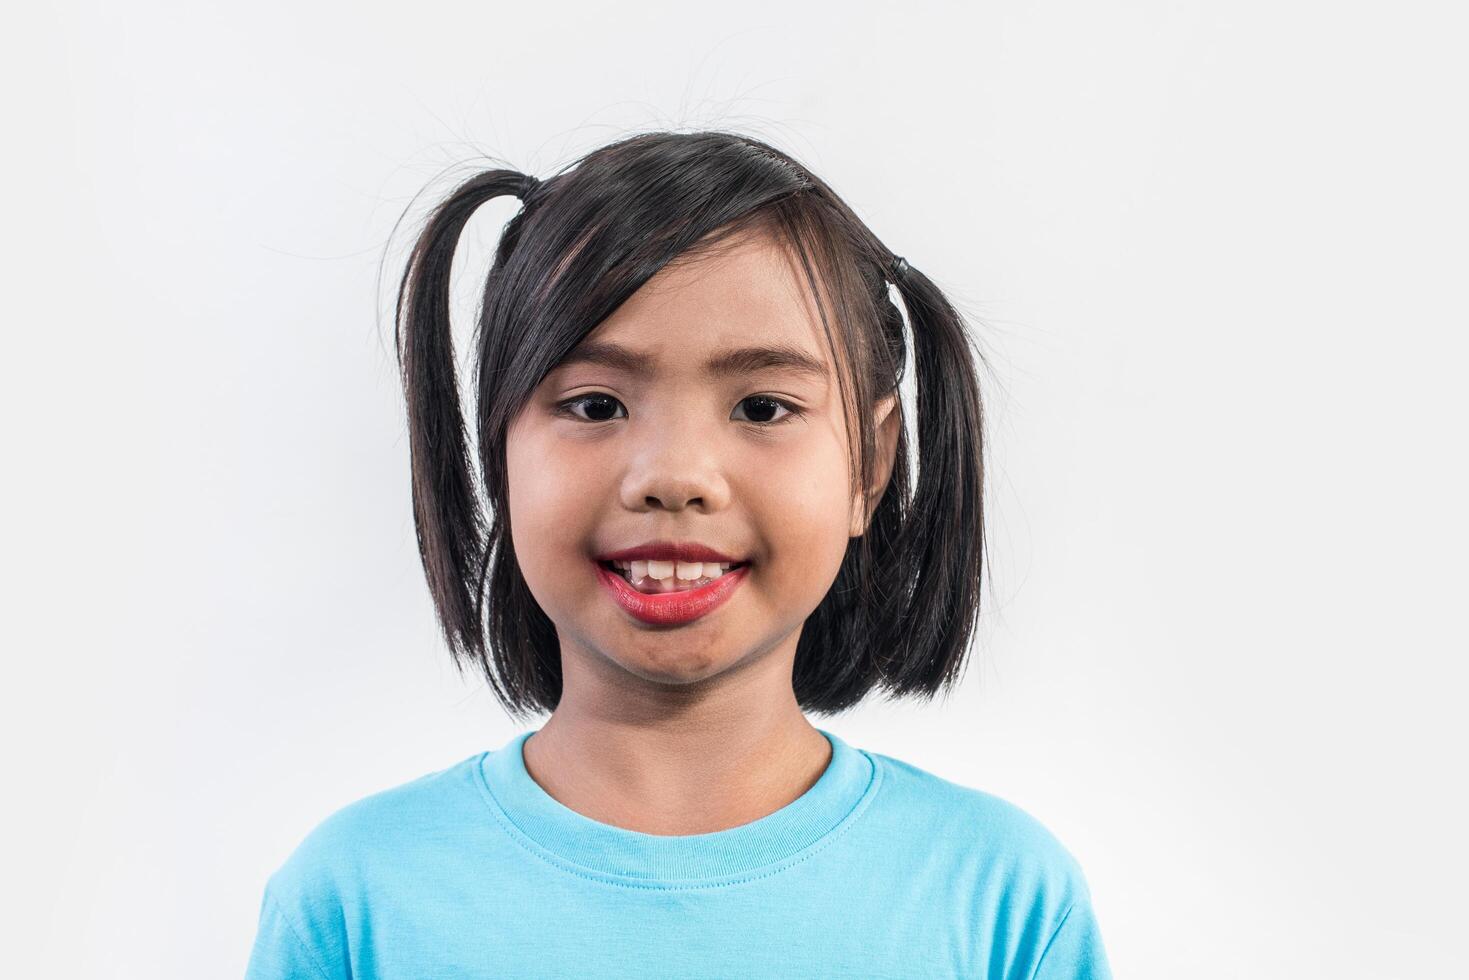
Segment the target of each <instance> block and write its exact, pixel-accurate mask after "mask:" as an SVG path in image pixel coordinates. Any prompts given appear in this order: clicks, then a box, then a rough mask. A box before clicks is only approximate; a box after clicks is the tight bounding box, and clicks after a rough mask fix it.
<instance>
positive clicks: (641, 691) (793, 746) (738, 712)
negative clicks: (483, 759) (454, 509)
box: [524, 651, 831, 835]
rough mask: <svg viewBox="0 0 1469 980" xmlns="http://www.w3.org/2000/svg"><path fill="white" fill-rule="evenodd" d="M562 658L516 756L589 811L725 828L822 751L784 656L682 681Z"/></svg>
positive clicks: (634, 822)
mask: <svg viewBox="0 0 1469 980" xmlns="http://www.w3.org/2000/svg"><path fill="white" fill-rule="evenodd" d="M793 653H794V651H792V654H793ZM562 659H563V684H562V696H561V701H560V703H559V704H558V705H557V707H556V710H555V711H554V712H552V714H551V716H550V718H548V719H547V720H546V722H545V724H543V725H542V726H541V728H540V729H539V730H538V731H536V732H535V733H534V734H533V735H531V736H530V737H529V738H528V739H527V740H526V742H525V746H524V756H525V766H526V770H527V772H529V773H530V776H531V778H532V779H534V780H535V781H536V783H537V784H539V785H540V787H541V788H542V789H544V790H545V791H546V792H547V794H549V795H550V796H551V797H552V798H553V799H555V800H556V801H557V802H559V803H561V804H562V805H563V806H565V807H567V808H568V809H571V810H574V811H576V812H577V813H580V814H581V815H583V816H585V817H588V818H590V819H592V820H596V821H599V822H601V823H606V824H611V825H613V826H616V827H621V828H623V829H626V830H634V831H639V832H641V833H646V834H660V835H687V834H705V833H713V832H715V831H719V830H726V829H728V828H731V827H737V826H740V825H742V824H746V823H749V822H751V821H753V820H758V819H760V818H761V817H764V816H767V815H768V814H771V813H774V812H775V811H776V810H779V809H780V808H782V807H784V806H786V805H788V804H790V803H791V802H793V801H794V800H796V799H797V798H798V797H800V796H801V795H802V794H804V793H805V792H806V791H807V790H809V789H810V788H811V787H812V786H813V785H814V784H815V783H816V781H817V780H818V779H819V778H820V777H821V775H822V773H823V772H825V771H826V767H827V764H828V763H829V762H830V761H831V746H830V744H829V743H828V742H827V740H826V737H825V736H824V735H822V734H821V733H820V732H819V731H817V729H816V728H815V727H814V726H813V725H812V724H811V723H810V722H809V721H808V720H807V719H806V716H805V715H804V714H803V713H802V712H801V710H800V707H799V706H798V705H797V703H796V699H795V692H794V691H793V689H792V688H791V684H790V677H791V660H790V659H787V658H783V657H766V658H764V660H763V661H762V662H759V663H755V664H747V665H746V666H745V669H744V670H742V671H740V672H738V673H737V674H735V675H731V676H727V677H722V678H718V679H709V680H707V681H698V682H694V683H688V684H682V685H668V684H662V685H650V684H648V683H646V682H630V681H626V679H624V682H622V683H618V684H612V685H609V684H605V683H592V682H593V681H594V680H596V679H597V678H595V677H594V676H592V675H593V673H594V672H596V673H601V674H603V675H605V674H606V673H607V672H606V671H596V669H595V668H592V669H570V670H567V669H566V668H568V667H572V666H573V665H576V664H578V663H585V662H586V661H585V660H583V659H582V658H572V657H565V656H563V658H562Z"/></svg>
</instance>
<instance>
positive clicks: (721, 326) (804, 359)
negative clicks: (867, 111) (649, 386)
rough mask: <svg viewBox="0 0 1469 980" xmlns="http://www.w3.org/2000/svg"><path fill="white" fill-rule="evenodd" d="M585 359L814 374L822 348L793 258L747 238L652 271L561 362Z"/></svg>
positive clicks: (630, 367)
mask: <svg viewBox="0 0 1469 980" xmlns="http://www.w3.org/2000/svg"><path fill="white" fill-rule="evenodd" d="M629 353H633V354H637V355H640V356H638V357H631V358H630V357H627V356H626V355H627V354H629ZM586 361H593V362H595V363H600V364H604V365H606V366H610V367H614V368H618V369H622V370H627V371H633V372H642V373H648V372H651V371H658V372H670V373H674V372H677V373H684V372H687V373H690V374H697V373H709V374H732V373H738V372H740V371H752V370H760V369H765V368H768V369H785V370H790V371H794V372H796V373H802V374H807V375H810V376H812V377H813V378H821V377H825V376H827V374H828V371H829V365H830V354H829V352H828V350H827V345H826V340H825V335H824V333H823V331H822V327H821V317H820V313H819V311H818V309H817V307H816V303H815V300H814V299H813V298H812V296H811V294H810V290H809V288H807V286H806V284H805V281H804V276H803V274H802V271H801V267H800V265H799V260H797V259H796V258H795V257H794V255H792V254H791V253H790V251H789V250H787V249H786V248H785V247H783V246H782V245H781V244H780V243H778V242H777V241H776V240H775V239H773V238H772V237H770V236H768V235H764V234H750V235H745V236H742V237H740V238H738V239H733V240H730V241H728V242H725V243H723V244H722V245H721V246H719V249H718V250H717V251H714V252H710V253H707V254H700V255H694V256H681V257H679V258H678V259H676V260H674V261H673V262H670V263H669V264H668V265H666V266H664V267H663V268H662V269H660V270H659V271H658V273H657V274H656V275H655V276H653V278H651V279H649V280H648V281H647V282H646V283H644V284H643V286H642V287H641V288H640V289H638V291H637V292H635V293H634V294H633V295H632V296H631V297H629V298H628V299H627V301H626V302H624V303H623V304H622V305H621V306H620V307H618V308H617V310H616V311H614V312H613V314H612V315H611V316H609V317H608V318H607V319H606V320H604V321H603V322H602V323H601V324H599V325H598V326H597V328H596V329H595V330H593V331H592V332H591V333H590V334H589V335H588V336H587V337H586V338H585V339H584V340H583V341H582V343H581V344H580V345H578V347H577V348H576V349H575V350H573V351H572V353H571V354H570V355H568V356H567V357H566V358H565V359H563V361H562V364H561V366H570V365H572V364H575V363H581V362H586Z"/></svg>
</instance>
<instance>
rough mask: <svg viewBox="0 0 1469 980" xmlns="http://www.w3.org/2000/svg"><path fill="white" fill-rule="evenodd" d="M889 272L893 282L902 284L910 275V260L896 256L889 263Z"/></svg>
mask: <svg viewBox="0 0 1469 980" xmlns="http://www.w3.org/2000/svg"><path fill="white" fill-rule="evenodd" d="M888 270H889V272H890V273H891V275H892V277H893V282H900V281H901V280H902V279H903V277H904V276H905V275H907V274H908V260H907V259H905V258H903V257H902V256H901V255H894V256H893V257H892V261H890V262H889V263H888Z"/></svg>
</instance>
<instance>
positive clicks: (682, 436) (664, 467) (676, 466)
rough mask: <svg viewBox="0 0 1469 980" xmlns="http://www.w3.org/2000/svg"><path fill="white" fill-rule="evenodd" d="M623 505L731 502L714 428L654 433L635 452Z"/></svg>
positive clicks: (707, 507) (705, 507)
mask: <svg viewBox="0 0 1469 980" xmlns="http://www.w3.org/2000/svg"><path fill="white" fill-rule="evenodd" d="M621 494H622V504H623V506H624V507H626V508H627V509H629V510H635V511H649V510H668V511H681V510H685V509H687V508H697V509H699V510H701V511H703V512H705V513H712V512H714V511H718V510H722V509H724V508H725V507H727V506H729V499H730V489H729V483H728V482H727V481H726V480H725V478H724V473H723V470H722V468H721V466H720V461H719V459H718V454H717V451H716V448H715V446H714V445H713V444H712V441H711V440H710V438H709V435H708V433H703V434H699V433H695V432H693V431H692V430H685V431H676V432H663V433H662V434H661V435H660V434H656V433H654V434H649V435H648V437H647V438H646V439H645V440H644V441H643V442H642V443H641V444H640V445H639V446H638V448H637V449H636V450H635V451H634V456H633V459H632V462H631V463H630V464H629V466H628V468H627V472H626V475H625V476H624V477H623V481H622V491H621Z"/></svg>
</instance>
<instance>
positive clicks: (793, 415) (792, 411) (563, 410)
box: [556, 391, 805, 429]
mask: <svg viewBox="0 0 1469 980" xmlns="http://www.w3.org/2000/svg"><path fill="white" fill-rule="evenodd" d="M593 398H606V399H608V400H610V401H614V402H617V404H618V405H622V402H620V401H617V399H616V398H613V397H612V396H611V395H609V394H607V393H605V392H601V391H593V392H588V393H587V394H585V395H577V396H576V397H575V398H568V399H566V400H565V401H564V402H561V403H559V404H558V405H557V406H556V411H557V413H558V414H561V415H565V416H568V417H570V418H574V419H576V420H577V421H578V422H587V423H590V424H592V425H597V424H600V423H603V422H615V421H617V420H616V419H615V418H612V419H588V418H583V417H582V416H580V415H577V414H576V413H575V412H574V411H572V406H574V405H579V404H581V403H582V402H585V401H589V400H591V399H593ZM755 399H759V400H760V401H768V402H774V403H775V404H777V405H779V406H780V407H781V408H784V409H785V410H786V414H785V415H782V416H781V417H780V418H778V419H772V420H771V421H769V422H756V421H754V420H753V419H751V420H744V419H741V420H739V421H746V422H747V424H749V425H753V426H755V427H757V428H761V429H772V428H774V427H775V426H777V425H781V424H783V423H785V422H790V421H791V420H793V419H798V418H800V417H801V416H802V415H803V414H805V413H803V412H802V411H801V409H799V408H797V407H796V406H795V405H792V404H791V403H790V402H788V401H786V400H785V399H783V398H776V397H774V396H773V395H747V396H745V397H744V398H741V399H740V401H739V404H744V403H745V402H747V401H753V400H755ZM626 408H627V406H625V405H623V409H624V411H625V410H626Z"/></svg>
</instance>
